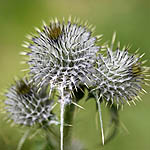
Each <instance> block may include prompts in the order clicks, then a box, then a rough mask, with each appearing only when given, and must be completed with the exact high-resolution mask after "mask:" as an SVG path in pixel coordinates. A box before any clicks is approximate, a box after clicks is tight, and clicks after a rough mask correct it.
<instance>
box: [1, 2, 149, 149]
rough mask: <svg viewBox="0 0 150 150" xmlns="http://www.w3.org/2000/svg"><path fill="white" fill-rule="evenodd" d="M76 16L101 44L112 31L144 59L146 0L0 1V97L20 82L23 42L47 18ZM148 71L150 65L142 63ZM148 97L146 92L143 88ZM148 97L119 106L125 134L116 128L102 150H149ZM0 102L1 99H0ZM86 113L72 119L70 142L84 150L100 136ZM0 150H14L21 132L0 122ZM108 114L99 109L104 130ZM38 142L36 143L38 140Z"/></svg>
mask: <svg viewBox="0 0 150 150" xmlns="http://www.w3.org/2000/svg"><path fill="white" fill-rule="evenodd" d="M69 15H71V16H73V17H74V16H77V17H79V18H81V19H82V20H85V21H86V20H88V21H89V23H91V24H93V25H95V26H96V30H95V33H96V34H103V35H104V37H103V41H107V40H111V37H112V34H113V32H114V31H116V32H117V40H120V41H121V45H122V46H123V45H128V44H130V45H132V49H131V52H134V51H135V50H136V49H137V48H140V53H141V54H142V53H146V55H145V56H144V59H148V60H149V59H150V0H0V70H1V72H0V92H1V93H3V92H4V90H5V89H6V88H7V87H8V86H9V85H10V84H11V83H12V82H13V78H14V76H23V75H24V73H22V72H21V71H20V70H21V69H24V67H23V66H22V65H21V64H20V61H21V60H22V57H21V56H19V52H21V51H23V50H24V48H22V47H21V44H22V43H23V41H25V40H26V38H25V36H26V35H27V34H29V33H31V32H33V31H34V27H35V26H37V27H40V26H41V25H42V20H45V21H46V22H48V21H49V19H51V18H53V17H58V18H60V19H61V18H62V17H66V18H67V17H68V16H69ZM147 65H149V66H150V62H148V63H147ZM147 91H148V92H149V91H150V88H149V89H148V88H147ZM149 97H150V95H149V94H147V95H144V96H142V99H143V102H140V103H137V106H136V107H135V106H132V107H129V106H125V108H124V111H121V112H120V120H121V121H122V122H123V123H124V124H125V126H126V128H127V129H128V131H129V132H126V131H125V130H124V129H123V127H120V128H119V132H118V135H117V136H116V137H115V138H114V139H113V140H112V141H111V142H110V143H108V144H107V145H105V146H104V147H102V148H99V149H102V150H120V149H121V150H141V149H142V150H149V149H150V117H149V116H150V100H149ZM1 99H3V97H1ZM85 108H86V111H80V112H79V113H77V115H76V118H75V124H74V126H73V129H74V133H73V135H74V137H76V138H77V139H79V140H80V141H81V142H83V144H85V146H86V147H87V149H88V150H96V149H98V148H97V146H98V143H99V141H100V140H101V139H100V132H99V130H97V129H96V125H95V105H94V102H92V101H88V102H87V103H86V104H85ZM0 117H1V121H0V150H15V149H16V146H17V143H18V141H19V139H20V137H21V135H22V129H18V128H16V127H10V125H9V124H8V123H6V122H5V121H3V115H1V116H0ZM108 117H109V116H108V114H107V111H106V108H103V118H104V124H105V125H106V126H107V124H108V120H109V119H108ZM39 138H40V137H39ZM32 143H37V144H38V138H36V140H35V139H33V140H28V141H26V143H25V145H24V147H23V149H24V150H27V149H28V150H32V149H33V146H32Z"/></svg>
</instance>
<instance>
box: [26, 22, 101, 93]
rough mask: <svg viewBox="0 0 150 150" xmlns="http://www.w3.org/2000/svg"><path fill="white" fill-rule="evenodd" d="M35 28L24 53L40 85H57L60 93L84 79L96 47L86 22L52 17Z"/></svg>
mask: <svg viewBox="0 0 150 150" xmlns="http://www.w3.org/2000/svg"><path fill="white" fill-rule="evenodd" d="M37 32H38V34H37V36H35V37H32V38H31V39H32V41H31V43H30V44H29V45H28V46H27V47H28V48H29V49H30V50H31V52H29V53H26V54H27V55H29V57H30V60H29V62H28V63H29V65H30V73H31V74H32V76H33V80H34V81H35V82H36V83H37V85H38V87H39V89H40V88H41V87H43V85H45V84H48V85H50V89H51V90H53V89H54V88H56V89H58V90H59V91H60V93H61V88H63V89H65V90H68V91H73V89H74V88H76V87H78V86H79V84H80V83H81V82H83V81H84V80H87V77H88V74H89V72H88V70H89V68H90V67H92V65H93V62H94V61H95V59H96V52H97V51H98V50H99V47H98V46H96V44H95V43H96V37H92V33H91V31H90V29H89V28H88V26H86V25H78V23H77V21H74V22H73V23H72V22H71V20H69V21H68V22H67V23H65V21H63V22H62V23H60V22H59V21H58V20H55V21H54V20H52V21H51V22H50V25H46V24H44V27H43V29H42V30H41V31H40V30H39V29H37ZM60 87H61V88H60Z"/></svg>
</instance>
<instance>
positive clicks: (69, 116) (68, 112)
mask: <svg viewBox="0 0 150 150" xmlns="http://www.w3.org/2000/svg"><path fill="white" fill-rule="evenodd" d="M74 112H75V105H74V104H70V105H68V106H66V108H65V114H64V122H65V124H68V125H72V124H73V119H74ZM68 125H65V126H64V148H65V149H64V150H69V147H70V146H71V136H72V127H70V126H68Z"/></svg>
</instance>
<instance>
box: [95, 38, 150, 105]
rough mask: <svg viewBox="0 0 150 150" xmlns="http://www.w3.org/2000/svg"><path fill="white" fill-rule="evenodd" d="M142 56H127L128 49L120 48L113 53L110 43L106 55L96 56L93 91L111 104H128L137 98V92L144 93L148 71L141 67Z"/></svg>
mask: <svg viewBox="0 0 150 150" xmlns="http://www.w3.org/2000/svg"><path fill="white" fill-rule="evenodd" d="M114 36H115V35H114ZM114 38H115V37H114ZM142 56H143V55H141V56H139V55H138V54H136V53H135V54H129V52H128V49H123V50H121V49H120V46H118V48H117V49H116V50H115V51H113V43H112V46H111V47H107V54H106V55H102V54H99V55H98V59H97V62H96V67H95V72H94V73H93V76H94V78H95V81H93V84H94V85H95V87H96V88H94V89H93V91H95V90H98V92H99V96H101V97H102V98H103V99H105V100H106V101H107V102H111V103H112V104H113V103H114V102H116V103H117V104H120V103H121V104H124V101H125V102H127V103H129V101H132V100H134V99H136V98H139V96H138V94H139V92H142V91H144V92H145V90H144V89H142V84H147V83H146V80H147V79H146V78H147V77H146V76H147V74H148V69H149V68H147V67H145V66H143V64H144V62H142V61H141V57H142ZM132 102H134V101H132Z"/></svg>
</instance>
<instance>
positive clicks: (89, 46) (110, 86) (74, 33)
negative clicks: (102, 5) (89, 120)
mask: <svg viewBox="0 0 150 150" xmlns="http://www.w3.org/2000/svg"><path fill="white" fill-rule="evenodd" d="M35 29H36V34H33V35H28V36H27V37H28V42H25V44H24V45H23V46H24V47H25V48H26V49H27V50H26V51H25V52H21V54H22V55H25V56H27V58H28V61H27V63H28V65H29V72H28V74H29V78H28V79H27V78H23V79H21V80H19V81H16V83H15V85H12V86H11V88H10V89H9V90H8V92H7V93H6V97H7V99H6V100H5V104H6V106H7V107H6V110H7V111H9V113H10V116H9V118H10V119H12V120H13V121H14V122H15V123H16V124H21V125H27V126H33V125H35V124H38V125H40V126H39V127H40V128H43V127H45V126H46V127H47V126H48V127H49V126H50V127H51V124H54V125H60V150H63V149H73V148H72V147H71V143H69V142H70V140H71V137H70V136H69V134H71V133H70V132H69V131H70V129H69V128H70V127H69V128H68V126H72V124H73V115H74V111H75V107H79V108H81V109H84V108H83V107H82V106H80V105H79V104H78V102H79V100H80V99H81V97H82V96H83V95H84V90H85V89H87V90H88V92H89V97H93V98H94V99H95V100H96V105H97V107H98V112H99V118H100V125H101V134H102V143H103V144H104V140H105V137H104V131H103V122H102V115H101V103H102V102H105V103H106V105H107V104H108V105H110V106H112V107H111V108H110V112H112V113H114V114H115V115H116V116H118V109H117V110H115V109H116V108H119V107H120V105H121V106H123V105H124V103H125V102H127V103H128V104H129V105H130V102H133V103H135V102H134V101H135V100H138V99H140V96H139V93H140V92H146V91H145V90H144V89H143V88H142V85H143V84H145V85H148V83H147V81H148V80H149V79H147V77H148V76H149V75H148V71H149V68H148V67H145V66H144V61H143V62H142V61H141V57H142V56H143V55H141V56H139V55H138V54H134V55H132V54H130V53H129V52H128V48H126V49H122V50H121V48H120V45H118V47H117V49H116V50H114V48H113V47H114V41H115V34H114V36H113V39H112V43H111V45H110V46H109V45H107V46H106V45H103V44H99V43H98V42H99V41H100V40H101V35H99V36H94V35H93V31H94V28H92V26H89V25H88V23H81V22H80V21H79V19H76V18H75V19H74V20H71V18H69V19H68V21H67V22H66V21H65V20H64V19H63V21H62V22H59V21H58V20H57V19H55V20H53V19H52V20H51V21H50V24H49V25H47V24H46V23H45V22H44V23H43V26H42V28H41V29H38V28H35ZM103 51H105V52H103ZM57 104H59V105H60V115H59V117H58V116H57V114H54V113H53V109H54V108H55V106H56V105H57ZM115 105H116V106H117V107H115ZM58 118H60V119H58ZM112 119H113V118H112ZM113 120H114V119H113ZM114 122H115V121H114ZM66 137H67V138H66ZM106 140H107V139H106ZM64 142H66V143H65V144H64ZM67 142H68V143H69V144H68V145H67ZM54 149H56V148H55V147H53V150H54Z"/></svg>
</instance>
